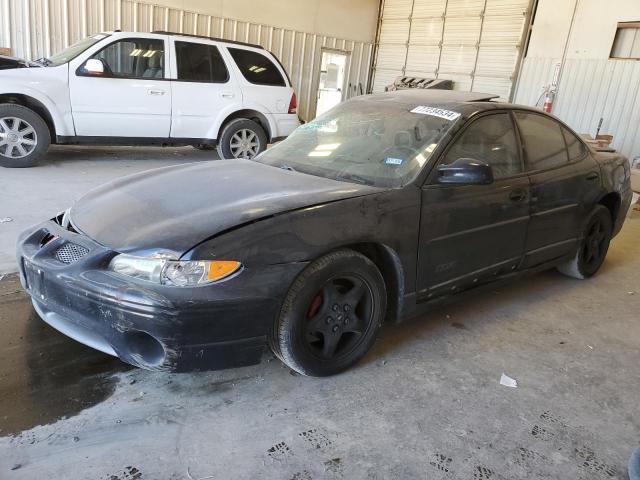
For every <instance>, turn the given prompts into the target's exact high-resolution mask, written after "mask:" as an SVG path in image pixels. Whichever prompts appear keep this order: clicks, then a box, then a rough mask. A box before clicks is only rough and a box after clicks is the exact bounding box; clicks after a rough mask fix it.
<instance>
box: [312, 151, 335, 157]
mask: <svg viewBox="0 0 640 480" xmlns="http://www.w3.org/2000/svg"><path fill="white" fill-rule="evenodd" d="M331 153H332V152H331V151H330V150H323V151H317V150H314V151H312V152H309V155H308V156H309V157H328V156H329V155H331Z"/></svg>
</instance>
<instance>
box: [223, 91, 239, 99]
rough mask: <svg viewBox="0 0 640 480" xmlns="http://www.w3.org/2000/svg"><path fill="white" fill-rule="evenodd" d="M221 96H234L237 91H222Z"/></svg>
mask: <svg viewBox="0 0 640 480" xmlns="http://www.w3.org/2000/svg"><path fill="white" fill-rule="evenodd" d="M220 96H221V97H222V98H233V97H235V96H236V94H235V93H233V92H221V93H220Z"/></svg>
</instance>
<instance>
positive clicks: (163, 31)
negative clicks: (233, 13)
mask: <svg viewBox="0 0 640 480" xmlns="http://www.w3.org/2000/svg"><path fill="white" fill-rule="evenodd" d="M151 33H158V34H160V35H177V36H180V37H192V38H203V39H205V40H214V41H216V42H224V43H232V44H235V45H244V46H245V47H253V48H259V49H261V50H264V47H263V46H262V45H256V44H255V43H247V42H239V41H237V40H227V39H226V38H218V37H207V36H206V35H194V34H192V33H178V32H167V31H165V30H154V31H153V32H151Z"/></svg>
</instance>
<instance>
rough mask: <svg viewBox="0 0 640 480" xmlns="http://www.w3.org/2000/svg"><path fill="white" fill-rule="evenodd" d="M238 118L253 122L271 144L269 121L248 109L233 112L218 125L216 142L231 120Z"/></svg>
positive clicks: (263, 115)
mask: <svg viewBox="0 0 640 480" xmlns="http://www.w3.org/2000/svg"><path fill="white" fill-rule="evenodd" d="M238 118H247V119H249V120H253V121H254V122H256V123H257V124H258V125H260V126H261V127H262V129H263V130H264V133H265V135H266V136H267V141H268V142H271V139H272V132H273V129H272V128H271V124H270V123H269V119H268V118H267V117H266V115H265V114H264V113H262V112H259V111H258V110H253V109H250V108H245V109H242V110H236V111H235V112H233V113H231V114H229V115H228V116H227V117H226V118H225V119H224V120H223V122H222V123H221V124H220V128H219V130H218V135H217V138H218V141H219V140H220V134H221V133H222V131H223V130H224V128H225V127H226V126H227V125H228V124H229V122H232V121H233V120H237V119H238Z"/></svg>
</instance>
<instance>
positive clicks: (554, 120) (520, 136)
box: [511, 108, 589, 175]
mask: <svg viewBox="0 0 640 480" xmlns="http://www.w3.org/2000/svg"><path fill="white" fill-rule="evenodd" d="M516 113H525V114H529V115H538V116H540V117H544V118H547V119H549V120H551V121H552V122H555V123H556V125H558V127H559V128H560V136H561V137H562V143H564V151H565V152H566V153H567V163H565V164H564V165H556V166H555V167H551V168H538V169H536V170H527V154H526V152H525V151H524V142H523V141H522V133H521V132H520V126H519V125H518V119H517V118H516ZM511 116H512V118H513V123H514V124H515V126H516V131H517V135H518V141H519V143H520V151H521V156H522V161H523V163H524V171H525V173H526V174H528V175H531V174H535V173H540V172H551V171H553V170H557V169H559V168H565V167H567V166H571V165H575V164H577V163H579V162H581V161H583V160H584V159H585V158H587V156H588V155H589V147H588V146H587V144H586V143H585V142H584V141H583V140H582V139H581V138H580V136H579V135H577V134H576V133H575V132H574V131H573V130H571V129H570V128H569V127H568V126H567V125H565V124H564V123H563V122H561V121H560V120H557V119H555V118H553V117H551V116H549V115H546V114H545V113H543V112H537V111H533V110H524V109H521V108H514V109H513V110H512V111H511ZM562 129H565V130H567V131H568V132H569V133H570V134H572V135H573V136H574V137H576V138H577V139H578V141H580V143H582V146H583V147H585V154H584V155H583V156H582V157H579V158H578V159H576V160H573V161H572V160H571V158H570V156H569V146H568V145H567V139H566V138H565V136H564V133H563V132H562Z"/></svg>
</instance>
